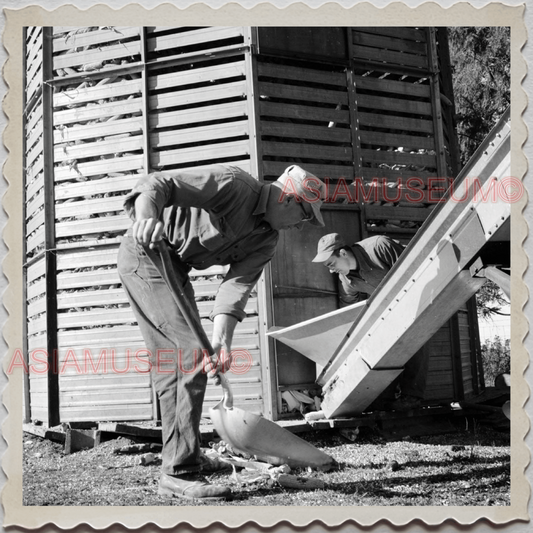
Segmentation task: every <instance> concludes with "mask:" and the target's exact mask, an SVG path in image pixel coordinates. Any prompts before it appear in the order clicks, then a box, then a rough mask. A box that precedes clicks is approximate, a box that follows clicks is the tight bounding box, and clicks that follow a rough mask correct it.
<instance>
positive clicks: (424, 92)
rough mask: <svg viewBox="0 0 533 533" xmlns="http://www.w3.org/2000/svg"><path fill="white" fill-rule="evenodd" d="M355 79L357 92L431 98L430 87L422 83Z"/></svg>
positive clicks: (364, 77) (366, 77)
mask: <svg viewBox="0 0 533 533" xmlns="http://www.w3.org/2000/svg"><path fill="white" fill-rule="evenodd" d="M354 79H355V87H356V90H365V91H380V92H384V93H392V94H394V95H400V94H401V95H404V96H416V97H419V98H428V99H429V98H430V96H431V89H430V86H429V85H422V84H420V83H406V82H404V81H396V80H389V79H387V78H371V77H370V76H354Z"/></svg>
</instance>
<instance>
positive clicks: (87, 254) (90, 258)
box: [57, 204, 118, 271]
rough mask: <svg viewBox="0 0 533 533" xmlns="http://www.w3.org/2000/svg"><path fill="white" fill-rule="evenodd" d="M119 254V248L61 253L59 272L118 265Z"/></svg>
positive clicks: (58, 255) (58, 264)
mask: <svg viewBox="0 0 533 533" xmlns="http://www.w3.org/2000/svg"><path fill="white" fill-rule="evenodd" d="M67 205H69V204H67ZM70 205H72V204H70ZM117 253H118V248H117V247H113V248H109V249H106V248H102V249H96V250H91V251H81V252H79V251H77V252H61V253H58V254H57V270H59V271H61V270H65V269H74V268H84V267H95V266H103V265H116V264H117Z"/></svg>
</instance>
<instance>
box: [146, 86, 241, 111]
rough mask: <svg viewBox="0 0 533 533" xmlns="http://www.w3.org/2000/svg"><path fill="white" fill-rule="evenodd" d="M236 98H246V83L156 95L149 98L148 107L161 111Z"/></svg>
mask: <svg viewBox="0 0 533 533" xmlns="http://www.w3.org/2000/svg"><path fill="white" fill-rule="evenodd" d="M237 97H242V98H245V97H246V82H241V81H237V82H232V83H225V84H221V85H214V86H212V87H200V88H198V89H185V90H182V91H176V92H172V93H163V94H156V95H153V96H150V98H149V100H150V101H149V105H150V108H151V109H163V108H167V107H175V106H184V105H190V104H199V103H202V102H211V101H216V100H222V99H225V98H237Z"/></svg>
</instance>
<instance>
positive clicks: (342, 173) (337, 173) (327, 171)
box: [263, 159, 354, 182]
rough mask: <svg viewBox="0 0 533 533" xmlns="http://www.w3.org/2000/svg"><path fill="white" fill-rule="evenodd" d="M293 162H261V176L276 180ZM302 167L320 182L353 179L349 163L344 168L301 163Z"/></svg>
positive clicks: (350, 180) (351, 166) (349, 180)
mask: <svg viewBox="0 0 533 533" xmlns="http://www.w3.org/2000/svg"><path fill="white" fill-rule="evenodd" d="M293 162H294V161H291V160H289V159H287V161H263V175H264V177H265V178H266V177H267V176H268V177H270V176H272V177H274V178H276V179H277V178H278V177H279V176H281V175H282V174H283V172H284V171H285V169H286V168H287V167H288V166H289V165H291V164H293ZM302 166H303V168H304V169H305V170H306V171H308V172H311V174H314V175H315V176H317V177H319V178H320V179H322V180H326V178H330V179H331V180H337V179H340V178H344V179H345V180H346V181H348V182H352V181H353V178H354V169H353V164H350V162H348V163H347V165H346V166H342V165H327V164H324V165H321V164H315V163H303V164H302Z"/></svg>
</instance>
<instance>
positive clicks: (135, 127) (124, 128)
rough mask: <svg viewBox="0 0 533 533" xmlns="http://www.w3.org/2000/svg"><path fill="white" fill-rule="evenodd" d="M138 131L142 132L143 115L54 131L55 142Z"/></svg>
mask: <svg viewBox="0 0 533 533" xmlns="http://www.w3.org/2000/svg"><path fill="white" fill-rule="evenodd" d="M137 132H139V133H140V132H142V118H141V117H134V118H127V119H123V120H114V121H111V122H99V123H97V124H84V125H82V126H77V125H74V126H71V127H63V128H56V129H55V131H54V144H59V143H64V142H72V141H77V140H84V139H95V138H103V137H107V136H109V135H119V134H121V133H137Z"/></svg>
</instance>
